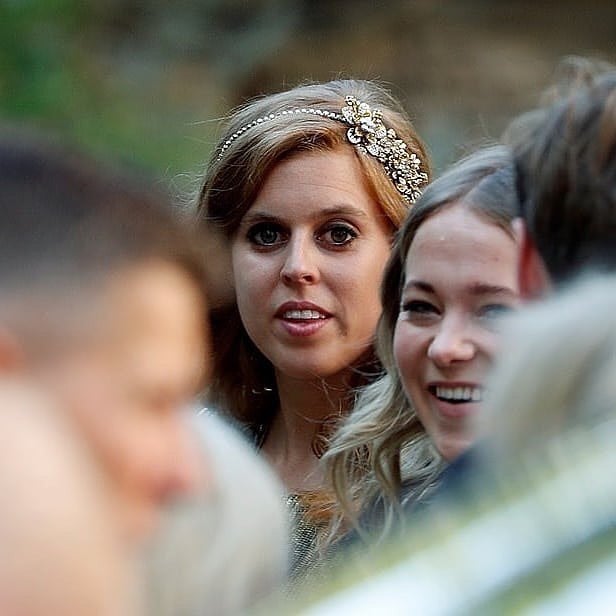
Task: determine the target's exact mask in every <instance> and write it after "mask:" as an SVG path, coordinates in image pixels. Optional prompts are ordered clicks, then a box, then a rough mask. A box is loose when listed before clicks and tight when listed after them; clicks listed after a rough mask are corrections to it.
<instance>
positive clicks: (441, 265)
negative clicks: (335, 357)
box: [325, 146, 518, 542]
mask: <svg viewBox="0 0 616 616" xmlns="http://www.w3.org/2000/svg"><path fill="white" fill-rule="evenodd" d="M515 213H516V199H515V190H514V184H513V168H512V163H511V156H510V153H509V151H508V150H507V149H506V148H504V147H501V146H493V147H491V148H486V149H484V150H480V151H478V152H476V153H475V154H473V155H471V156H469V157H468V158H466V159H464V160H462V161H460V162H459V163H458V164H457V165H455V166H454V167H452V168H451V169H450V170H448V171H447V172H446V173H445V174H443V176H441V177H440V178H439V179H437V180H436V181H435V182H433V183H432V184H431V185H430V186H429V187H428V188H427V189H426V191H425V193H424V194H423V195H422V197H421V198H420V199H419V200H418V201H417V203H416V205H415V207H414V208H413V209H412V210H411V213H410V215H409V217H408V219H407V221H406V222H405V224H404V226H403V227H402V229H401V231H400V233H399V235H398V239H397V241H396V244H395V246H394V249H393V251H392V254H391V257H390V259H389V262H388V264H387V267H386V269H385V277H384V280H383V286H382V288H381V301H382V305H383V315H382V317H381V318H380V321H379V327H378V337H377V351H378V354H379V357H380V359H381V362H382V364H383V367H384V369H385V371H384V373H383V375H382V376H381V377H380V378H379V379H377V380H375V381H374V382H373V383H371V384H369V385H367V386H366V387H365V388H364V390H363V392H362V393H361V395H360V397H359V399H358V401H357V404H356V406H355V408H354V410H353V412H352V413H351V415H350V416H349V417H348V418H347V420H346V421H345V422H344V424H342V425H341V426H340V428H339V430H338V432H337V434H336V435H335V437H334V439H333V442H332V444H331V446H330V449H329V451H328V452H327V454H326V456H325V461H326V462H327V464H328V466H329V470H330V473H331V477H332V481H333V484H334V486H335V488H336V492H337V496H338V501H339V503H340V506H341V507H340V511H339V512H338V513H337V514H336V515H335V516H334V518H333V519H332V521H331V526H330V533H329V541H330V542H335V541H337V540H338V539H339V538H340V536H341V535H343V534H344V533H345V531H346V530H348V529H349V527H352V526H354V527H355V528H356V529H357V531H358V532H359V533H360V534H361V533H364V532H368V533H370V532H377V533H383V534H385V533H388V532H389V531H390V529H391V527H392V525H393V523H394V522H395V521H396V519H397V518H398V517H399V516H400V515H401V514H402V512H403V509H404V508H405V507H407V506H413V505H415V504H416V503H417V502H418V501H420V500H421V499H422V498H424V497H425V496H426V495H427V494H428V493H429V491H430V490H431V489H432V488H433V487H434V486H435V485H436V484H437V482H438V477H439V474H440V472H441V470H442V468H443V465H444V463H445V462H446V461H450V460H452V459H453V458H455V457H456V456H458V455H459V454H460V453H462V452H463V451H464V450H465V449H466V448H468V447H469V445H470V444H472V442H473V440H474V438H475V434H474V431H473V428H472V421H471V420H472V418H473V416H474V415H475V413H476V412H477V411H478V409H479V406H480V402H481V400H482V396H483V382H484V378H485V376H486V372H487V370H488V368H489V367H490V365H491V363H492V359H493V357H494V355H495V353H496V352H497V348H498V338H499V335H498V317H499V316H500V315H501V314H502V313H503V312H506V311H508V310H510V309H512V308H514V307H515V306H516V305H517V303H518V285H517V267H516V265H517V251H516V245H515V242H514V239H513V233H512V230H511V221H512V219H513V217H514V216H515Z"/></svg>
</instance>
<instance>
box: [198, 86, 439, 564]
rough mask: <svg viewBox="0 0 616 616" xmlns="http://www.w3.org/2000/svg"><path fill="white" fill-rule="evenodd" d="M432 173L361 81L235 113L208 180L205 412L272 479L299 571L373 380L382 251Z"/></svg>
mask: <svg viewBox="0 0 616 616" xmlns="http://www.w3.org/2000/svg"><path fill="white" fill-rule="evenodd" d="M429 172H430V171H429V163H428V161H427V157H426V153H425V151H424V148H423V145H422V143H421V141H420V140H419V138H418V137H417V135H416V133H415V131H414V130H413V127H412V125H411V123H410V122H409V120H408V118H407V117H406V115H405V114H404V112H403V111H402V109H401V107H400V105H399V104H398V103H397V102H396V101H395V100H394V99H392V97H391V96H390V95H389V94H388V93H387V92H386V91H385V90H383V89H382V88H380V87H379V86H377V85H375V84H373V83H371V82H364V81H334V82H329V83H325V84H313V85H308V86H301V87H298V88H295V89H292V90H290V91H287V92H282V93H280V94H274V95H271V96H268V97H265V98H263V99H259V100H256V101H252V102H250V103H248V104H247V105H246V106H245V107H243V108H241V109H239V110H238V111H236V112H235V113H234V114H233V115H232V117H231V118H230V120H229V124H228V126H227V128H226V131H225V135H224V136H223V138H222V140H221V142H220V144H219V147H218V148H217V150H216V152H215V153H214V156H213V159H212V161H211V162H210V165H209V166H208V169H207V171H206V175H205V180H204V184H203V188H202V191H201V195H200V199H199V216H200V219H201V222H202V223H203V225H204V226H206V227H207V228H208V229H211V228H212V227H214V228H215V229H217V230H218V231H221V232H222V234H223V235H224V237H225V240H226V243H227V244H228V246H229V247H230V262H231V272H232V273H231V278H232V281H233V291H232V293H231V299H230V301H228V302H226V303H222V304H221V305H219V306H217V307H216V309H215V310H214V311H213V312H212V332H213V336H214V345H213V346H214V349H215V356H214V374H213V385H212V387H211V390H210V393H211V401H212V402H213V404H214V405H215V406H216V407H217V408H219V409H221V410H222V411H224V412H226V413H228V414H230V415H231V416H232V417H234V418H235V419H236V420H239V421H240V422H241V423H242V424H243V425H244V426H245V427H246V429H247V430H248V432H249V433H250V435H251V437H252V438H253V440H254V442H255V444H256V445H257V447H258V448H259V449H260V450H261V452H262V453H263V455H264V456H265V457H266V458H267V459H268V460H269V461H270V462H271V463H272V465H273V467H274V469H275V470H276V472H277V473H278V475H279V476H280V477H281V478H282V480H283V482H284V484H285V486H286V488H287V491H288V493H289V503H290V505H291V509H292V514H293V515H294V516H295V521H296V523H297V524H296V526H297V528H301V529H302V530H300V531H298V532H296V533H295V535H294V537H293V541H294V546H293V550H294V569H295V570H296V571H299V570H300V569H301V568H303V567H305V566H307V565H308V564H309V563H310V561H311V560H312V559H313V558H314V557H315V553H314V549H313V548H314V539H315V536H316V534H317V527H322V526H323V524H324V521H323V519H319V518H318V516H317V515H316V512H317V511H322V508H320V507H318V506H316V504H318V503H323V502H328V501H329V500H331V498H332V496H331V491H329V490H327V489H326V488H325V486H324V477H323V473H322V471H321V468H320V465H319V458H320V456H321V455H322V453H323V451H324V449H325V448H326V447H327V440H328V436H329V433H330V432H331V431H333V429H334V428H335V426H336V425H337V423H338V422H339V421H340V419H341V418H342V417H343V416H344V415H345V414H346V413H347V412H348V410H349V409H350V407H351V406H352V404H353V398H354V392H355V388H356V387H357V386H358V385H361V384H364V383H366V382H368V381H369V380H371V378H373V376H371V375H373V374H374V371H375V360H374V353H373V338H374V333H375V328H376V324H377V320H378V318H379V315H380V312H381V303H380V300H379V295H378V288H379V284H380V280H381V276H382V273H383V268H384V267H385V263H386V261H387V258H388V256H389V252H390V247H391V243H392V240H393V235H394V232H395V230H396V229H397V228H398V227H399V226H400V224H401V223H402V221H403V220H404V218H405V216H406V213H407V211H408V208H409V206H410V205H411V204H412V203H414V202H415V200H416V199H417V197H418V196H419V194H420V192H421V190H422V188H423V187H424V185H425V184H426V183H427V181H428V177H429ZM215 303H216V300H215V299H214V304H215ZM309 509H310V511H312V512H314V513H315V515H314V516H308V517H307V516H306V512H307V511H308V510H309Z"/></svg>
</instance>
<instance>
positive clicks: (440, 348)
mask: <svg viewBox="0 0 616 616" xmlns="http://www.w3.org/2000/svg"><path fill="white" fill-rule="evenodd" d="M475 352H476V346H475V343H474V341H473V340H472V338H471V336H470V332H469V328H468V325H467V324H465V323H463V322H461V321H459V320H453V319H452V320H450V321H443V322H442V323H441V327H440V328H439V330H438V331H437V332H436V334H435V335H434V338H432V341H431V342H430V346H429V347H428V358H429V359H431V360H432V361H433V362H434V363H435V364H436V365H437V366H439V367H447V366H450V365H451V364H453V363H455V362H460V361H469V360H471V359H473V357H474V356H475Z"/></svg>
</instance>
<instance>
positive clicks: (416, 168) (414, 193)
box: [218, 96, 428, 203]
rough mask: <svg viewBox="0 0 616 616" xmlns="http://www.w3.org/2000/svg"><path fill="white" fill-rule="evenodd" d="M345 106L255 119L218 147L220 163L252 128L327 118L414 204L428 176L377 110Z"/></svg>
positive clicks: (351, 102) (353, 102)
mask: <svg viewBox="0 0 616 616" xmlns="http://www.w3.org/2000/svg"><path fill="white" fill-rule="evenodd" d="M345 102H346V106H344V107H343V108H342V109H341V110H340V113H338V112H335V111H327V110H325V109H312V108H310V107H302V108H297V109H286V110H284V111H280V112H278V113H272V114H270V115H267V116H263V117H262V118H257V119H256V120H253V121H252V122H250V123H249V124H246V125H245V126H242V127H241V128H239V129H238V130H237V131H236V132H234V133H233V134H232V135H231V136H230V137H229V138H228V139H227V140H226V141H225V142H224V143H223V144H222V146H221V148H220V151H219V153H218V160H219V161H220V160H221V158H222V157H223V155H224V153H225V152H226V150H227V149H228V148H229V146H230V145H231V144H232V143H233V142H234V141H235V140H236V139H238V138H239V137H241V136H242V135H243V134H244V133H245V132H246V131H249V130H250V129H251V128H254V127H255V126H257V125H259V124H263V123H265V122H269V121H271V120H275V119H276V118H280V117H282V116H287V115H294V114H309V115H315V116H321V117H324V118H330V119H332V120H337V121H339V122H343V123H344V124H347V125H348V126H349V129H348V130H347V133H346V136H347V139H348V140H349V143H351V144H352V145H354V146H355V147H356V148H358V149H359V150H360V151H362V152H365V153H367V154H370V155H371V156H374V157H375V158H376V159H377V160H378V161H379V162H380V163H381V164H382V165H383V167H384V169H385V172H386V173H387V175H388V176H389V177H390V179H391V181H392V182H393V184H394V186H395V187H396V189H397V190H398V192H399V193H400V194H401V195H402V197H403V198H404V199H405V201H407V202H409V203H415V201H417V199H418V198H419V197H420V196H421V189H422V188H423V186H424V185H425V184H427V182H428V174H427V173H426V172H425V171H424V170H423V168H422V161H421V160H420V159H419V157H418V156H417V155H416V154H415V153H414V152H409V151H408V149H407V145H406V143H404V141H402V139H400V138H399V137H398V135H397V134H396V131H394V129H393V128H387V127H386V126H385V124H384V123H383V119H382V113H381V111H380V110H379V109H374V110H373V109H371V108H370V105H368V103H362V102H360V101H358V100H357V99H356V98H355V97H354V96H347V97H346V98H345Z"/></svg>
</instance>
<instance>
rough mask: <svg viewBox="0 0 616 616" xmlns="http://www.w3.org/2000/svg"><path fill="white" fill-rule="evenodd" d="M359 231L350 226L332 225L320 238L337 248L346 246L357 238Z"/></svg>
mask: <svg viewBox="0 0 616 616" xmlns="http://www.w3.org/2000/svg"><path fill="white" fill-rule="evenodd" d="M357 235H358V234H357V231H355V229H353V227H350V226H349V225H343V224H335V225H331V226H330V227H328V228H327V229H325V231H324V232H323V233H322V234H321V235H320V236H319V239H320V240H321V241H323V242H326V243H327V244H331V245H332V246H335V247H340V246H346V245H347V244H350V243H351V242H352V241H353V240H354V239H355V238H357Z"/></svg>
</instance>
